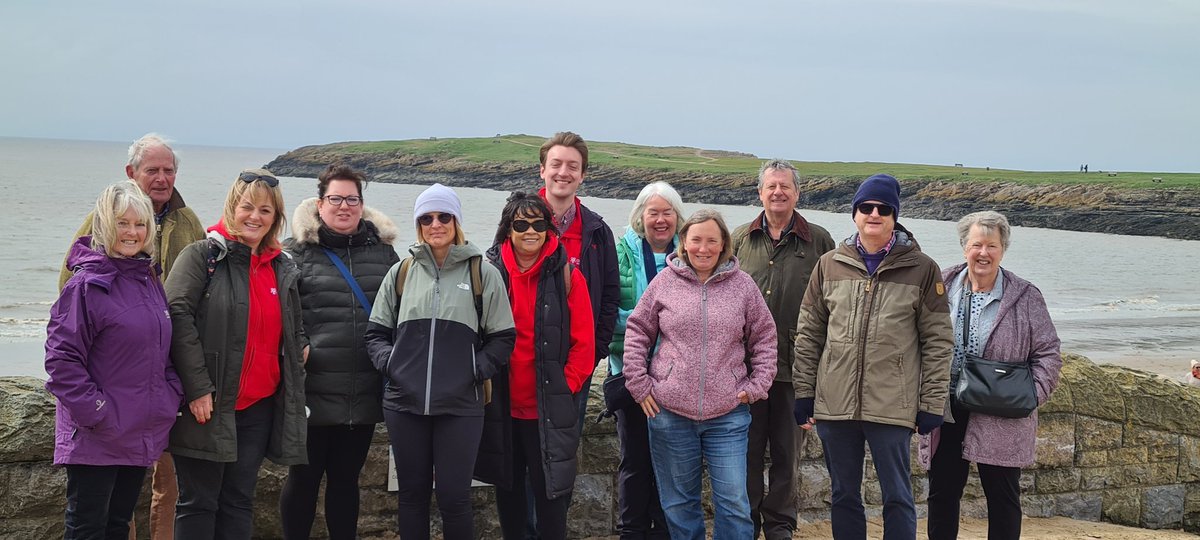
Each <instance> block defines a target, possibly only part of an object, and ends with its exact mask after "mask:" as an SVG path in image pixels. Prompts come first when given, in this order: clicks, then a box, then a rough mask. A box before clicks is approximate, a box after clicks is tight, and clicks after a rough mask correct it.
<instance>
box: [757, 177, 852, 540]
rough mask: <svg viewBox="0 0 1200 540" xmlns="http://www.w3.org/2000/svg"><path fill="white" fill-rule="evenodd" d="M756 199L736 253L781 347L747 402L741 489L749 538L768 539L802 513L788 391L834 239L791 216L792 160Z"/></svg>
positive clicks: (799, 436) (799, 440)
mask: <svg viewBox="0 0 1200 540" xmlns="http://www.w3.org/2000/svg"><path fill="white" fill-rule="evenodd" d="M758 198H759V200H760V201H762V205H763V211H762V212H761V213H760V214H759V215H758V216H757V217H755V218H754V219H753V220H751V221H750V223H746V224H744V225H742V226H741V227H738V228H737V229H736V230H734V231H733V254H734V255H735V256H736V257H737V260H738V264H740V265H741V268H742V270H743V271H745V272H746V273H747V274H750V277H752V278H754V281H755V283H757V284H758V289H759V291H760V292H762V295H763V299H765V300H766V302H767V307H768V308H769V309H770V310H771V316H772V317H773V318H774V319H775V330H776V338H777V340H776V341H777V344H778V349H779V354H778V359H777V361H776V367H777V369H776V372H775V380H774V381H773V382H772V383H771V389H770V390H769V391H768V393H767V399H764V400H762V401H758V402H755V403H754V404H752V405H750V418H751V420H750V443H749V450H748V452H747V453H746V481H747V483H748V485H747V486H746V488H747V491H748V492H749V494H750V516H751V518H752V519H753V521H754V537H755V538H758V537H759V533H760V532H761V533H762V534H763V535H764V536H765V537H766V538H767V540H780V539H785V538H791V537H792V531H794V530H795V529H796V513H797V512H798V511H799V503H800V500H799V497H798V496H797V493H796V490H797V487H799V486H798V485H797V484H798V482H797V481H798V477H797V473H796V454H797V452H799V449H800V448H801V447H802V446H803V444H804V438H803V435H804V433H806V431H805V430H800V429H797V427H796V422H794V421H793V417H792V406H793V405H794V404H795V402H796V392H795V390H794V389H793V388H792V343H793V341H792V340H793V339H794V338H795V336H796V317H797V316H799V314H800V303H801V301H803V300H804V289H805V288H806V287H808V278H809V276H810V275H811V274H812V269H813V267H814V266H816V264H817V260H818V259H820V258H821V255H824V254H825V253H826V252H828V251H829V250H832V249H833V248H834V243H833V237H832V236H830V235H829V231H826V230H825V229H824V228H823V227H821V226H820V225H815V224H812V223H809V222H808V220H806V219H804V216H801V215H800V213H799V212H797V211H796V202H797V201H799V200H800V173H799V172H798V171H797V170H796V167H794V166H793V165H792V164H791V163H789V162H787V161H785V160H782V159H774V160H770V161H767V162H765V163H763V165H762V167H761V168H760V169H759V171H758ZM768 448H770V454H771V469H770V473H769V477H768V482H767V486H766V490H765V491H764V489H763V467H764V465H765V462H766V454H767V450H768Z"/></svg>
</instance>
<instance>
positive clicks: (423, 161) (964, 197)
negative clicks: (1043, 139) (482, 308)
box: [267, 145, 1200, 240]
mask: <svg viewBox="0 0 1200 540" xmlns="http://www.w3.org/2000/svg"><path fill="white" fill-rule="evenodd" d="M334 162H343V163H347V164H349V165H352V166H354V167H355V168H357V169H359V170H362V171H364V172H366V173H367V175H368V176H369V177H370V178H371V179H372V180H374V181H381V182H391V183H401V184H432V183H434V182H441V183H443V184H446V185H449V186H460V187H478V188H487V189H495V190H499V191H511V190H516V189H529V188H530V186H531V182H536V181H537V180H536V178H537V164H536V163H528V164H526V163H515V162H490V163H478V162H471V161H467V160H464V159H459V158H451V159H441V158H434V157H430V156H418V155H412V154H404V153H347V152H344V151H342V150H341V149H340V148H339V145H325V146H309V147H304V148H299V149H297V150H293V151H291V152H288V153H286V154H283V155H281V156H279V157H277V158H275V159H274V160H273V161H271V163H269V164H268V165H267V168H269V169H270V170H271V171H273V172H275V173H276V174H279V175H283V176H298V177H312V178H315V177H316V176H317V175H318V174H319V173H320V172H321V171H322V170H324V169H325V167H326V166H327V165H328V164H330V163H334ZM801 173H802V174H803V171H801ZM656 180H662V181H665V182H669V183H670V184H671V185H672V186H674V187H675V189H677V190H679V193H680V194H681V195H682V196H683V198H684V200H686V201H688V202H697V203H708V204H734V205H737V204H747V205H748V204H758V194H757V192H756V191H755V190H754V185H755V182H756V179H755V178H754V176H753V175H740V174H739V175H733V174H713V173H704V172H688V171H663V170H651V169H634V168H618V167H601V166H592V168H591V170H590V171H589V172H588V177H587V182H585V183H584V185H583V188H582V189H581V194H583V195H587V196H592V197H608V198H620V199H632V198H634V197H636V196H637V194H638V192H639V191H641V189H642V187H643V186H645V185H646V184H647V183H649V182H653V181H656ZM861 180H862V179H861V178H836V177H820V178H813V177H805V178H804V179H803V180H802V182H801V186H800V191H801V199H800V205H801V206H803V207H805V208H813V209H816V210H825V211H830V212H849V210H850V201H851V199H853V198H854V191H855V189H856V188H857V186H858V183H859V182H860V181H861ZM901 183H902V186H903V192H902V193H901V199H902V205H903V208H904V215H905V216H908V217H914V218H924V219H940V220H957V219H958V218H960V217H962V216H963V215H965V214H968V213H971V212H975V211H978V210H996V211H998V212H1001V213H1003V214H1005V215H1006V216H1008V219H1009V221H1010V222H1011V223H1012V224H1013V225H1022V226H1027V227H1045V228H1051V229H1062V230H1071V231H1090V232H1102V233H1112V234H1129V235H1139V236H1163V237H1167V238H1177V239H1182V240H1200V191H1195V190H1185V189H1156V190H1144V189H1114V188H1111V187H1105V186H1097V185H1081V184H1070V185H1068V184H1063V185H1040V186H1034V185H1022V184H1015V183H1002V182H994V183H988V182H947V181H942V180H923V179H911V178H904V179H903V180H902V181H901Z"/></svg>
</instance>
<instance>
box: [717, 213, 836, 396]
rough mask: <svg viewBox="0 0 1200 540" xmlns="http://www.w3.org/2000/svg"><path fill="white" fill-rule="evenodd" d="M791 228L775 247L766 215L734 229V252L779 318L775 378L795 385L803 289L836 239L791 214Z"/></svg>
mask: <svg viewBox="0 0 1200 540" xmlns="http://www.w3.org/2000/svg"><path fill="white" fill-rule="evenodd" d="M793 214H794V215H793V218H792V219H793V221H792V229H791V231H789V232H788V233H787V234H785V235H783V238H781V239H780V240H779V245H777V246H776V245H772V241H771V237H770V235H768V234H767V231H765V230H763V227H762V222H763V214H762V212H759V214H758V217H756V218H754V221H751V222H750V223H747V224H745V225H742V226H741V227H738V228H737V229H736V230H734V231H733V254H734V255H735V256H737V260H738V264H739V265H740V266H741V268H742V271H744V272H746V273H747V274H750V277H752V278H754V282H755V283H757V284H758V290H759V291H761V292H762V294H763V299H765V300H766V301H767V308H768V309H770V310H771V316H772V317H773V318H774V319H775V332H776V333H777V334H778V335H779V339H778V342H779V355H778V357H777V359H776V364H777V369H776V371H775V380H776V381H783V382H789V383H790V382H792V344H793V343H795V342H796V318H797V317H798V316H799V315H800V304H801V302H802V301H803V300H804V289H805V288H806V287H808V277H809V275H811V274H812V270H813V267H814V266H816V265H817V260H818V259H820V258H821V255H824V254H825V253H826V252H827V251H830V250H832V249H833V248H834V246H835V244H834V242H833V237H832V236H829V231H826V230H825V228H824V227H821V226H820V225H814V224H812V223H809V222H808V221H807V220H805V219H804V217H803V216H801V215H800V213H799V212H794V211H793Z"/></svg>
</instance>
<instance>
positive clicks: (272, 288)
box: [271, 287, 279, 296]
mask: <svg viewBox="0 0 1200 540" xmlns="http://www.w3.org/2000/svg"><path fill="white" fill-rule="evenodd" d="M271 296H279V292H278V291H276V290H275V287H271Z"/></svg>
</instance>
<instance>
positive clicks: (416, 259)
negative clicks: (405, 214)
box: [366, 184, 515, 540]
mask: <svg viewBox="0 0 1200 540" xmlns="http://www.w3.org/2000/svg"><path fill="white" fill-rule="evenodd" d="M413 215H414V216H415V217H416V220H415V221H416V223H415V225H416V227H417V243H416V244H414V245H413V246H412V247H410V248H409V250H408V252H409V254H410V257H409V258H408V259H406V260H405V261H403V262H401V263H398V264H396V265H394V266H392V268H391V270H390V271H389V272H388V274H387V276H385V277H384V280H383V283H382V285H381V286H380V287H379V295H378V296H376V297H375V303H374V306H373V308H372V310H371V319H370V322H369V323H368V325H367V326H368V328H367V335H366V341H367V350H368V351H369V353H370V356H371V361H372V363H374V365H375V368H376V369H378V370H379V371H381V372H382V373H383V377H384V381H385V385H386V386H385V388H384V391H383V417H384V421H385V422H387V428H388V438H389V439H390V440H391V443H392V452H393V454H394V456H395V460H396V464H397V466H400V467H403V469H402V470H401V472H400V473H399V474H398V475H397V481H398V483H399V488H400V489H399V491H398V492H397V494H396V498H397V512H396V516H397V518H396V520H397V523H398V525H399V531H400V538H402V539H404V540H411V539H420V540H425V539H428V538H429V500H430V495H431V494H432V491H433V489H434V471H435V470H436V471H437V488H436V489H437V502H438V509H439V510H440V511H441V514H442V534H443V537H444V538H445V539H446V540H474V538H475V530H474V516H473V513H472V509H471V470H472V469H473V468H474V465H475V451H476V449H477V448H478V447H479V437H480V434H481V433H482V431H483V409H484V404H485V402H486V401H487V396H486V392H485V384H484V382H485V381H487V380H488V379H489V378H491V377H492V375H493V374H495V373H496V371H497V370H498V369H500V368H501V367H502V366H503V365H504V364H506V363H507V362H508V356H509V354H511V353H512V347H513V339H514V337H515V333H514V331H513V322H512V311H511V309H510V308H509V305H508V297H507V296H506V295H505V294H504V282H503V281H502V280H501V277H500V274H499V273H498V272H496V269H495V268H492V267H491V266H490V265H487V264H482V258H483V251H482V250H480V249H479V248H478V247H476V246H475V245H474V244H471V243H469V242H467V239H466V236H465V235H464V234H463V230H462V205H461V203H460V202H459V200H458V195H456V194H455V193H454V190H452V189H450V188H448V187H446V186H443V185H441V184H434V185H433V186H430V187H429V188H428V189H426V190H425V191H423V192H422V193H421V194H420V195H419V196H417V200H416V203H415V204H414V207H413Z"/></svg>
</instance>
